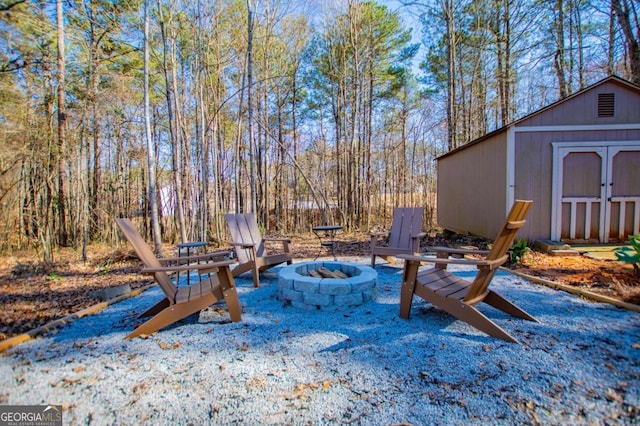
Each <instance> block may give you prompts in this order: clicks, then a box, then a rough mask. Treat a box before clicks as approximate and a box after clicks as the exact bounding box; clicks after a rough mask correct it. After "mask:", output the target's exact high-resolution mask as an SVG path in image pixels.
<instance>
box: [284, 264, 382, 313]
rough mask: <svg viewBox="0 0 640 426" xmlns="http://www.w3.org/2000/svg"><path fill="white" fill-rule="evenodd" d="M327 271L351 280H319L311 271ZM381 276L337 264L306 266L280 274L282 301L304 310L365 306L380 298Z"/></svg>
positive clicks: (365, 270)
mask: <svg viewBox="0 0 640 426" xmlns="http://www.w3.org/2000/svg"><path fill="white" fill-rule="evenodd" d="M320 268H326V269H328V270H329V271H339V272H338V275H342V274H344V275H346V276H347V278H318V277H314V276H310V275H309V271H317V270H319V269H320ZM377 281H378V273H377V272H376V271H375V270H374V269H373V268H371V267H369V266H364V265H357V264H353V263H343V262H335V261H333V262H332V261H326V262H321V261H317V262H302V263H296V264H293V265H291V266H287V267H285V268H283V269H282V270H281V271H280V272H279V273H278V297H279V299H280V300H282V301H284V302H286V303H291V305H292V306H295V307H298V308H303V309H309V310H312V309H321V310H338V309H341V308H345V307H350V306H358V305H362V304H363V303H365V302H368V301H370V300H374V299H375V298H376V296H377V289H376V283H377Z"/></svg>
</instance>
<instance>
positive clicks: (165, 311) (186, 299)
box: [116, 219, 241, 339]
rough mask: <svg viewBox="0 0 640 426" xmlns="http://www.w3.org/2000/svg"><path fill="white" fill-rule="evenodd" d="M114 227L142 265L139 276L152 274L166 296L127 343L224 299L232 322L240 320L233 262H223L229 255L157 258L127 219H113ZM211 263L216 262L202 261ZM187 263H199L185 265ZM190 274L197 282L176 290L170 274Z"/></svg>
mask: <svg viewBox="0 0 640 426" xmlns="http://www.w3.org/2000/svg"><path fill="white" fill-rule="evenodd" d="M116 223H117V224H118V227H120V230H121V231H122V233H123V234H124V236H125V238H126V239H127V240H128V241H129V243H130V244H131V246H133V250H134V251H135V252H136V255H137V256H138V257H139V258H140V260H141V261H142V263H143V264H144V267H143V268H142V272H143V273H147V274H152V275H153V277H154V278H155V280H156V282H157V283H158V285H159V286H160V288H161V289H162V291H163V292H164V294H165V296H166V297H165V298H164V299H162V300H161V301H159V302H158V303H156V304H155V305H154V306H153V307H151V308H150V309H148V310H147V311H146V312H144V313H142V314H141V315H140V318H144V317H149V316H153V317H152V318H151V319H149V320H148V321H147V322H145V323H143V324H142V325H140V326H139V327H137V328H136V329H135V330H134V331H133V332H131V333H130V334H129V335H128V336H127V337H126V338H127V339H131V338H133V337H136V336H140V335H143V334H145V335H148V334H151V333H153V332H155V331H158V330H160V329H162V328H164V327H166V326H168V325H170V324H173V323H175V322H177V321H179V320H181V319H183V318H186V317H188V316H189V315H191V314H194V313H196V312H199V311H201V310H203V309H205V308H207V307H208V306H210V305H213V304H214V303H217V302H219V301H221V300H223V299H224V300H225V302H226V304H227V309H228V311H229V315H230V317H231V321H233V322H237V321H240V320H241V314H240V312H241V311H240V302H239V301H238V293H237V292H236V288H235V284H234V281H233V277H232V275H231V270H230V268H229V265H231V264H233V261H231V260H223V259H224V257H225V256H226V255H229V254H230V253H229V252H217V253H209V254H208V255H207V254H205V255H198V256H190V257H185V256H183V257H178V258H157V257H156V256H155V255H154V254H153V252H152V251H151V248H150V247H149V246H148V245H147V243H146V242H145V241H144V239H143V238H142V236H141V235H140V233H139V232H138V230H137V229H136V228H135V227H134V226H133V223H131V221H130V220H129V219H116ZM207 256H208V257H207ZM211 259H213V260H217V261H213V262H211V261H205V260H211ZM189 260H193V261H199V262H200V263H186V262H188V261H189ZM190 271H198V277H199V280H198V282H196V283H193V284H191V285H188V286H180V287H178V286H177V285H176V284H174V282H173V281H172V280H171V278H170V277H169V273H172V272H186V273H189V272H190ZM205 275H206V277H205Z"/></svg>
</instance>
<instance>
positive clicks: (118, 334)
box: [0, 258, 640, 425]
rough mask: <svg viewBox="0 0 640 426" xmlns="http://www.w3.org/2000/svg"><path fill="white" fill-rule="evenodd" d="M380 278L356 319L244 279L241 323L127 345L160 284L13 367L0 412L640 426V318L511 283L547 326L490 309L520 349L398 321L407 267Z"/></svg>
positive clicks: (423, 309)
mask: <svg viewBox="0 0 640 426" xmlns="http://www.w3.org/2000/svg"><path fill="white" fill-rule="evenodd" d="M341 260H346V261H349V262H357V263H363V264H366V263H368V262H369V260H368V259H364V258H346V259H341ZM376 269H377V271H378V273H379V278H378V288H379V290H378V298H377V300H375V301H373V302H369V303H367V304H365V305H362V306H360V307H357V308H353V309H349V310H344V311H339V312H322V311H305V310H300V309H298V308H294V307H291V306H286V307H283V306H282V303H281V302H280V301H279V300H277V298H276V296H277V277H276V274H277V270H278V268H274V269H273V270H272V271H273V272H270V273H267V274H266V276H265V277H263V278H262V280H261V281H262V287H261V288H259V289H254V288H253V287H252V282H251V279H250V278H249V277H247V278H244V277H243V278H239V279H237V280H236V285H237V286H238V290H239V293H240V302H241V304H242V308H243V314H242V322H240V323H231V322H230V321H229V317H228V314H227V313H226V310H225V309H224V305H222V306H216V307H213V308H210V309H208V310H206V311H203V312H201V313H200V314H199V315H194V316H192V317H190V318H188V319H186V320H184V321H182V322H180V323H178V324H176V325H174V326H171V327H169V328H167V329H164V330H162V331H160V332H159V333H157V334H155V335H153V336H151V337H149V338H148V339H140V338H139V339H134V340H131V341H130V340H124V339H123V338H124V336H125V335H126V334H127V333H128V332H130V331H131V330H132V329H133V327H134V325H135V324H136V323H137V322H138V321H139V320H138V319H137V318H136V314H137V313H140V312H142V311H143V310H144V309H145V308H147V307H149V306H151V305H152V304H153V303H154V302H155V301H156V300H158V299H159V298H160V297H161V292H160V291H159V289H158V288H157V287H156V288H153V289H151V290H148V291H147V292H145V293H143V294H142V295H140V296H137V297H134V298H131V299H128V300H125V301H123V302H120V303H117V304H115V305H112V306H110V307H109V308H107V309H105V310H103V311H101V312H100V313H98V314H96V315H92V316H89V317H85V318H81V319H79V320H77V321H75V322H74V323H72V324H71V325H69V326H67V327H65V328H63V329H61V330H59V331H58V332H57V333H55V334H51V335H49V336H47V337H42V338H38V339H36V340H33V341H30V342H27V343H24V344H22V345H20V346H18V347H16V348H14V349H11V350H9V351H8V352H7V353H6V354H5V355H4V356H1V357H0V377H1V378H2V388H1V389H0V403H1V404H61V405H63V408H64V414H63V420H64V424H153V425H160V424H168V425H177V424H250V425H254V424H261V425H262V424H341V423H346V424H367V425H391V424H399V423H409V424H414V425H428V424H447V425H455V424H465V425H466V424H538V423H540V424H638V422H639V421H640V420H639V419H640V314H638V313H634V312H629V311H624V310H620V309H617V308H614V307H611V306H609V305H605V304H598V303H591V302H588V301H585V300H581V299H580V298H578V297H576V296H573V295H569V294H566V293H563V292H559V291H555V290H552V289H548V288H545V287H541V286H538V285H535V284H531V283H529V282H527V281H525V280H523V279H521V278H518V277H514V276H512V275H510V274H508V273H506V272H499V273H498V275H497V276H496V278H495V279H494V281H493V283H492V288H494V289H495V290H497V291H499V292H500V293H501V294H503V295H505V296H506V297H507V298H509V299H510V300H512V301H514V302H515V303H516V304H517V305H519V306H521V307H522V308H523V309H525V310H526V311H528V312H529V313H531V314H532V315H534V316H535V317H537V318H538V320H539V321H540V322H539V323H532V322H528V321H524V320H520V319H516V318H510V317H508V316H506V315H505V314H503V313H501V312H499V311H497V310H495V309H493V308H491V307H489V306H488V305H482V306H481V307H480V309H481V310H482V311H483V312H485V313H487V315H488V316H489V317H490V318H492V319H494V320H495V321H496V322H497V323H498V324H499V325H500V326H502V327H503V328H505V329H506V330H507V331H509V332H510V333H512V334H513V335H514V336H516V338H518V339H519V340H520V341H521V342H522V345H517V344H510V343H506V342H503V341H501V340H498V339H494V338H491V337H488V336H486V335H484V334H483V333H481V332H479V331H477V330H475V329H474V328H472V327H470V326H468V325H466V324H465V323H464V322H462V321H458V320H455V319H454V318H453V317H451V316H449V315H448V314H446V313H444V312H442V311H439V310H437V309H435V308H433V307H431V305H428V304H427V303H426V302H424V301H422V300H421V299H416V300H414V304H413V309H412V313H411V319H410V320H409V321H406V320H403V319H401V318H399V317H398V304H399V289H400V280H401V273H402V269H401V268H400V265H398V266H393V265H388V264H386V265H385V264H383V265H379V266H378V267H377V268H376ZM459 273H460V274H464V275H465V276H472V274H473V272H472V271H470V270H459Z"/></svg>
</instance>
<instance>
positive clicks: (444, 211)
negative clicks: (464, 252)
mask: <svg viewBox="0 0 640 426" xmlns="http://www.w3.org/2000/svg"><path fill="white" fill-rule="evenodd" d="M506 161H507V151H506V133H501V134H498V135H496V136H495V137H494V138H492V139H489V140H486V141H485V142H484V143H482V144H478V145H476V146H472V147H469V149H466V150H465V151H464V155H456V156H451V157H446V158H443V159H440V160H439V161H438V224H439V225H440V226H442V227H443V228H446V229H449V230H452V231H455V232H460V233H471V234H474V235H479V236H482V237H485V238H495V236H496V235H497V233H498V232H499V231H500V227H501V226H502V225H503V222H504V216H505V211H506V206H505V204H506V189H505V188H506Z"/></svg>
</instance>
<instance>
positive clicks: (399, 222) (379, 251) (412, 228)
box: [371, 207, 426, 268]
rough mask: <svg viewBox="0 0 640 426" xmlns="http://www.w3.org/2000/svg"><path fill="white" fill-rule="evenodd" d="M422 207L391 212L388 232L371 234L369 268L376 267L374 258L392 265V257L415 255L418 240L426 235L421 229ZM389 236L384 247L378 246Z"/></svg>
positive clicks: (397, 209) (417, 249)
mask: <svg viewBox="0 0 640 426" xmlns="http://www.w3.org/2000/svg"><path fill="white" fill-rule="evenodd" d="M423 212H424V209H423V208H422V207H397V208H395V209H394V210H393V219H392V221H391V229H390V230H389V232H373V233H371V267H372V268H375V267H376V256H380V257H381V258H383V259H385V260H386V261H387V262H390V263H393V256H397V255H399V254H416V253H417V252H418V251H419V249H420V239H421V238H422V237H424V236H425V235H426V234H425V233H424V232H420V228H421V227H422V214H423ZM386 236H389V242H388V244H387V245H386V246H380V245H378V244H379V239H380V238H381V237H386Z"/></svg>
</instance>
